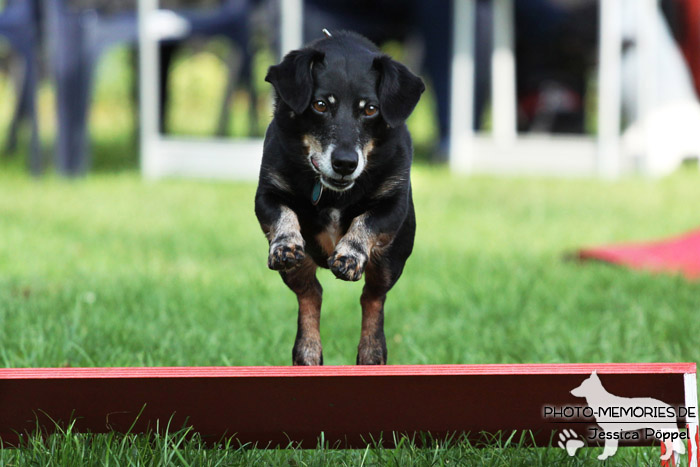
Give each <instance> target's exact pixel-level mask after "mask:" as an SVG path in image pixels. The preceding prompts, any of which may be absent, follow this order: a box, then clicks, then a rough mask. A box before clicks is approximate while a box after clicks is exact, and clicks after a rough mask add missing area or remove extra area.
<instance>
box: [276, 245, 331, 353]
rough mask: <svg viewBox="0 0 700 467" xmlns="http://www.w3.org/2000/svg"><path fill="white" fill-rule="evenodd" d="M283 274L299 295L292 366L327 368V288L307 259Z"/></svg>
mask: <svg viewBox="0 0 700 467" xmlns="http://www.w3.org/2000/svg"><path fill="white" fill-rule="evenodd" d="M280 275H281V276H282V280H283V281H284V283H285V284H287V286H288V287H289V288H290V289H292V291H293V292H294V293H295V294H296V295H297V300H298V302H299V317H298V321H297V336H296V339H295V341H294V348H293V349H292V364H293V365H323V349H322V347H321V332H320V324H321V298H322V294H323V289H322V288H321V284H320V283H319V282H318V279H316V265H315V264H314V262H313V261H312V260H311V259H309V258H308V257H307V258H305V259H304V261H303V262H302V264H301V266H300V267H299V268H298V269H294V270H292V271H280Z"/></svg>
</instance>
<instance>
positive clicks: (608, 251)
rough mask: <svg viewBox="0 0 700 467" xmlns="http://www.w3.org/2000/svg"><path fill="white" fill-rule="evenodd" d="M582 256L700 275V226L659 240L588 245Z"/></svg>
mask: <svg viewBox="0 0 700 467" xmlns="http://www.w3.org/2000/svg"><path fill="white" fill-rule="evenodd" d="M579 257H580V258H581V259H593V260H600V261H605V262H608V263H614V264H620V265H622V266H627V267H630V268H633V269H642V270H648V271H653V272H674V273H680V274H682V275H683V276H685V277H686V278H688V279H700V230H696V231H693V232H689V233H687V234H685V235H682V236H680V237H675V238H670V239H665V240H659V241H655V242H644V243H631V244H621V245H609V246H601V247H594V248H585V249H583V250H581V251H580V252H579Z"/></svg>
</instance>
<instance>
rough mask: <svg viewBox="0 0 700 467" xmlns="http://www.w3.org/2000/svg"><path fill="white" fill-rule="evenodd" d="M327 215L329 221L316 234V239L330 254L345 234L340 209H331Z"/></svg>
mask: <svg viewBox="0 0 700 467" xmlns="http://www.w3.org/2000/svg"><path fill="white" fill-rule="evenodd" d="M327 216H328V223H327V224H326V228H325V229H324V230H323V231H322V232H321V233H319V234H318V235H316V241H318V244H319V245H321V248H322V249H323V251H324V252H325V253H326V254H327V255H329V256H330V255H331V254H332V253H333V251H334V250H335V246H336V245H337V244H338V242H339V241H340V239H341V237H342V236H343V233H342V232H341V227H340V211H339V210H338V209H329V210H328V212H327Z"/></svg>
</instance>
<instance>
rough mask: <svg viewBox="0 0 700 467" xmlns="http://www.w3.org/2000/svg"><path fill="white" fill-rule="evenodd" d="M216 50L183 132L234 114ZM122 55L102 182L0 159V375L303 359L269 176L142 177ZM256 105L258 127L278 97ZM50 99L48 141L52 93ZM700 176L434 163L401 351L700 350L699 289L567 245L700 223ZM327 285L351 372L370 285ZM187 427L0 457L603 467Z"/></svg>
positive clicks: (393, 311) (429, 124) (399, 316)
mask: <svg viewBox="0 0 700 467" xmlns="http://www.w3.org/2000/svg"><path fill="white" fill-rule="evenodd" d="M216 47H218V46H214V48H213V49H208V50H207V51H205V53H204V54H202V55H200V56H198V57H197V58H196V60H197V62H196V66H190V67H188V66H183V62H182V60H184V59H181V58H180V59H178V60H176V63H175V66H174V69H173V75H172V78H171V79H172V83H173V86H174V88H175V89H176V90H177V91H176V94H177V98H176V100H175V102H174V109H173V112H172V114H171V116H170V120H169V122H168V123H169V124H170V125H171V126H172V128H173V129H174V130H175V131H177V132H184V133H189V134H193V135H205V134H211V133H212V132H213V130H214V127H215V123H216V115H217V112H218V106H217V105H213V104H204V103H203V102H204V101H205V98H206V99H208V102H214V103H215V102H216V98H217V96H218V94H217V91H216V90H218V89H221V88H222V87H223V80H224V78H223V77H224V75H223V71H222V70H223V65H221V63H220V62H218V61H217V60H218V58H217V57H218V56H219V55H217V53H218V52H217V51H218V49H217V48H216ZM265 60H268V61H269V58H266V57H260V63H259V64H258V66H257V68H260V69H264V66H265V63H267V62H266V61H265ZM127 64H128V55H127V54H126V53H125V51H124V50H116V51H115V52H113V53H111V54H109V55H108V56H107V58H106V59H105V60H104V61H103V63H102V64H101V66H100V69H99V73H98V80H97V86H96V90H95V104H94V106H93V110H92V114H91V122H90V125H91V132H92V139H93V173H92V174H91V175H90V176H89V177H86V178H83V179H77V180H62V179H58V178H55V177H54V176H52V175H51V174H49V176H47V177H45V178H43V179H39V180H35V179H31V178H30V177H28V176H27V175H26V173H25V172H26V171H25V166H24V160H23V159H24V157H26V156H25V155H24V154H20V156H21V157H19V158H15V159H10V160H7V159H2V160H1V161H0V342H1V343H2V345H0V365H2V366H6V367H24V366H34V367H36V366H141V365H146V366H151V365H153V366H155V365H158V366H161V365H163V366H164V365H288V364H289V363H290V360H291V346H292V342H293V339H294V334H295V322H296V304H295V303H296V301H295V299H294V296H293V294H292V293H291V292H289V291H288V290H287V289H286V288H285V286H284V285H283V284H282V282H281V280H280V279H279V277H278V276H277V274H275V273H273V272H271V271H269V270H268V269H267V267H266V256H267V244H266V241H265V239H264V237H263V235H262V233H261V232H260V229H259V227H258V226H257V222H256V220H255V217H254V214H253V194H254V190H255V185H254V183H212V182H197V181H187V180H167V181H159V182H149V181H145V180H143V179H141V178H140V177H139V175H138V174H137V173H135V171H134V170H133V169H134V168H135V167H136V164H137V151H136V146H135V138H134V133H133V128H134V107H133V105H132V104H130V102H131V101H130V92H131V91H130V82H131V79H132V75H131V72H130V71H129V69H128V67H127V66H126V65H127ZM207 70H208V72H205V71H207ZM258 72H259V70H258ZM198 86H199V88H198ZM202 86H203V87H204V89H205V90H209V91H208V92H204V93H202V90H201V87H202ZM260 90H261V91H264V88H261V89H260ZM245 97H246V96H245V95H241V94H238V95H237V97H236V99H238V100H237V101H236V105H234V107H233V108H234V116H233V121H232V123H231V127H230V133H231V134H234V135H235V134H241V132H242V131H243V130H244V128H246V125H244V123H245V118H246V116H245V106H240V105H238V102H239V101H240V100H244V98H245ZM13 99H14V97H13V91H12V88H11V87H10V85H9V82H8V81H7V80H6V79H0V103H2V105H0V121H2V122H7V121H8V120H9V112H10V111H9V109H11V106H12V102H13ZM266 99H267V100H266ZM125 103H129V104H125ZM258 105H259V106H260V108H261V114H260V115H261V121H260V122H259V123H260V126H261V128H262V127H264V125H265V123H266V121H267V119H269V94H265V93H261V97H260V102H259V103H258ZM266 106H267V107H266ZM432 106H434V102H433V100H432V98H431V94H430V93H428V94H427V98H426V99H424V100H423V101H422V103H421V105H420V106H419V108H418V109H417V111H416V114H415V116H414V117H412V120H411V122H410V124H411V128H412V131H413V134H414V137H415V139H416V141H417V146H418V148H419V150H423V149H421V147H422V148H427V147H430V145H431V143H432V142H433V141H434V138H435V124H434V122H433V121H432V119H431V115H430V112H431V107H432ZM265 109H268V110H265ZM40 111H41V112H40V113H41V123H42V135H43V141H44V144H45V145H46V149H47V152H48V150H49V149H50V144H51V141H52V139H53V135H54V133H55V123H54V108H53V91H52V89H51V87H50V86H48V85H44V86H43V87H42V89H41V93H40ZM266 112H267V113H266ZM192 115H197V118H196V119H192V118H191V116H192ZM699 177H700V176H699V175H698V173H697V171H686V172H681V173H678V174H676V175H674V176H672V177H670V178H667V179H664V180H661V181H649V180H643V179H625V180H622V181H619V182H614V183H611V182H602V181H594V180H553V179H538V178H492V177H471V178H467V177H461V176H457V175H454V174H450V173H449V172H448V171H446V170H445V169H443V168H436V167H430V166H426V165H421V164H418V165H417V166H416V168H415V170H414V174H413V183H414V198H415V202H416V211H417V217H418V233H417V237H416V244H415V250H414V253H413V255H412V257H411V259H410V260H409V262H408V265H407V267H406V270H405V273H404V276H403V277H402V279H401V280H400V281H399V283H398V285H397V286H396V287H395V289H394V290H392V292H390V295H389V298H388V300H387V304H386V310H387V322H386V332H387V338H388V347H389V362H390V363H393V364H423V363H553V362H663V361H698V360H699V359H700V346H698V340H697V336H698V335H700V324H699V323H700V321H699V320H698V319H697V316H696V315H697V313H698V311H699V310H700V284H699V283H690V282H687V281H685V280H683V279H681V278H679V277H673V276H654V275H650V274H645V273H638V272H632V271H628V270H624V269H621V268H615V267H610V266H606V265H602V264H595V263H587V264H580V263H577V262H573V261H566V260H564V259H563V257H564V256H565V255H566V253H569V252H572V251H574V250H575V249H576V248H578V247H580V246H582V245H591V244H597V243H601V242H604V243H607V242H613V241H625V240H633V239H648V238H654V237H662V236H666V235H672V234H676V233H678V232H683V231H685V230H688V229H691V228H693V227H696V226H697V224H698V217H697V206H696V204H697V203H696V200H698V199H700V184H699V183H698V179H699ZM320 279H321V282H322V283H323V286H324V288H325V297H324V306H323V319H322V329H321V332H322V337H323V342H324V358H325V361H326V363H327V364H330V365H345V364H352V363H353V362H354V361H355V352H356V346H357V341H358V338H359V327H360V309H359V294H360V289H361V286H362V285H361V284H349V283H344V282H340V281H337V280H335V279H333V277H332V275H331V274H330V273H328V271H322V272H321V273H320ZM179 428H180V427H173V429H171V430H170V431H169V434H168V435H166V436H163V435H161V436H157V437H156V436H152V437H148V436H143V435H127V436H122V435H117V434H108V435H94V436H87V435H81V434H75V433H73V432H71V431H70V430H67V431H65V432H63V433H60V434H58V435H55V436H51V437H47V438H44V437H37V438H33V439H32V440H31V441H29V442H28V443H27V444H26V445H25V446H24V447H23V448H21V449H17V450H13V449H4V450H0V465H53V464H62V465H75V464H79V463H82V464H86V465H94V464H108V465H154V464H168V463H175V464H179V465H247V464H251V463H257V464H267V465H276V464H281V463H286V464H289V465H327V464H345V465H384V464H390V465H412V464H415V465H435V464H439V465H452V464H456V465H478V464H485V465H504V466H505V465H551V464H556V465H599V462H598V461H597V460H596V459H595V456H597V455H598V454H599V453H600V448H598V449H588V450H584V451H580V452H579V454H578V455H577V456H576V457H575V458H568V457H567V456H566V454H565V453H564V451H563V450H561V449H559V448H552V449H528V448H525V447H522V446H521V445H520V443H519V442H518V441H517V440H511V441H510V442H503V443H501V444H500V445H498V446H496V447H492V448H485V449H477V448H475V447H473V446H470V445H469V444H468V443H464V442H456V443H452V444H449V445H444V444H433V445H432V448H426V449H418V448H417V447H416V446H415V445H414V444H412V443H410V442H407V441H404V442H402V444H401V446H400V448H398V449H392V450H389V449H379V448H376V447H372V446H370V447H368V449H366V450H354V451H343V450H335V449H329V448H328V447H326V446H322V447H321V448H319V449H316V450H298V449H280V450H273V451H266V450H258V449H251V448H250V447H245V448H242V449H241V448H239V447H238V446H233V445H229V446H223V447H222V448H219V449H209V448H206V447H205V446H204V445H203V444H202V443H201V442H199V441H198V438H197V437H196V436H195V437H194V438H192V439H191V438H190V437H189V436H188V435H189V433H187V432H186V431H182V430H179ZM657 456H658V449H651V448H638V449H629V448H624V449H621V450H620V452H619V453H618V454H617V455H616V456H615V457H614V458H613V459H612V462H608V464H609V465H618V464H622V465H640V464H641V465H644V464H650V465H658V464H657Z"/></svg>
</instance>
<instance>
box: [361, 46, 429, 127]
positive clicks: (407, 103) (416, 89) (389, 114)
mask: <svg viewBox="0 0 700 467" xmlns="http://www.w3.org/2000/svg"><path fill="white" fill-rule="evenodd" d="M373 66H374V68H375V69H376V70H377V71H378V72H379V84H378V86H377V96H378V97H379V111H380V112H381V115H382V116H383V117H384V120H385V121H386V122H387V123H388V124H389V126H390V127H396V126H398V125H400V124H401V123H403V122H404V121H405V120H406V119H407V118H408V116H409V115H411V112H413V109H414V108H415V106H416V104H417V103H418V99H420V95H421V94H422V93H423V91H425V85H424V84H423V80H421V79H420V78H419V77H418V76H416V75H414V74H413V73H411V71H410V70H409V69H408V68H406V67H405V66H404V65H402V64H401V63H399V62H396V61H394V60H392V59H391V58H390V57H388V56H386V55H382V56H380V57H377V58H375V59H374V63H373Z"/></svg>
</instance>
